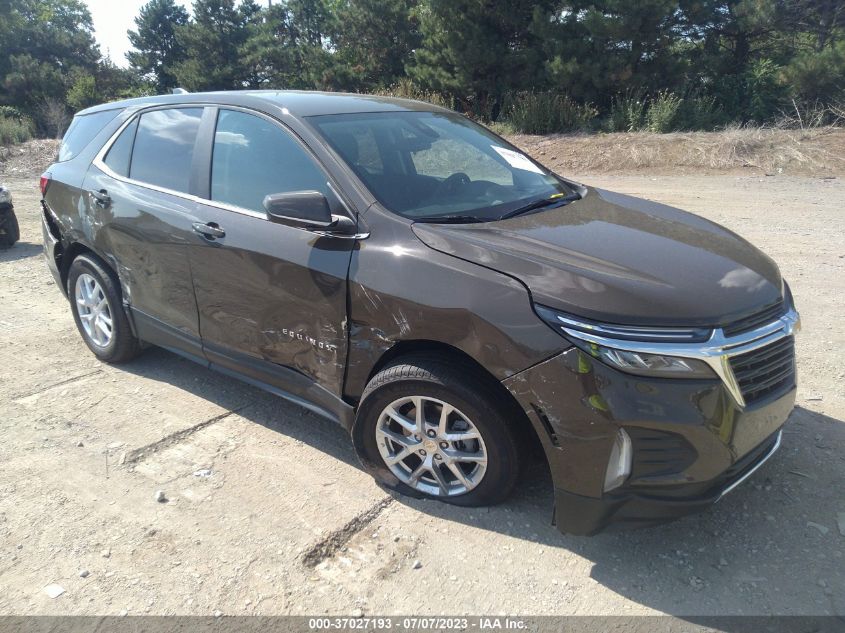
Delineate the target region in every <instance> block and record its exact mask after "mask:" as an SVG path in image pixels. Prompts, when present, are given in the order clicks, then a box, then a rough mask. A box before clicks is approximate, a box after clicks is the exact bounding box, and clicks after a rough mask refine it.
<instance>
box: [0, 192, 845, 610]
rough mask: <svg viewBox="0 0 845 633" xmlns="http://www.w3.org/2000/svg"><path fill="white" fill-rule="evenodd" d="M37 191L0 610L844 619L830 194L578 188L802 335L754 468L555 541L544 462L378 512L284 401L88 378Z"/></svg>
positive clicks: (838, 196) (7, 376)
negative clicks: (764, 453)
mask: <svg viewBox="0 0 845 633" xmlns="http://www.w3.org/2000/svg"><path fill="white" fill-rule="evenodd" d="M36 180H37V179H31V180H20V179H13V180H10V181H8V182H7V184H9V185H10V186H11V188H12V189H13V191H14V195H15V199H16V208H17V211H18V214H19V217H20V221H21V233H22V240H21V242H20V243H19V244H18V245H17V246H16V247H14V248H13V249H12V250H9V251H0V437H2V440H0V614H119V613H122V612H125V613H129V614H144V613H150V614H175V613H178V614H212V613H214V612H216V611H219V612H221V613H223V614H258V613H260V614H321V613H346V614H352V613H354V612H355V611H356V610H360V611H361V612H363V613H365V614H412V613H413V614H418V613H426V614H441V613H448V614H485V613H498V614H503V613H520V614H581V615H584V614H644V613H655V612H662V613H672V614H682V615H705V614H772V613H774V614H829V613H838V614H845V423H843V420H845V387H843V384H845V367H843V364H842V357H843V351H845V321H843V313H845V309H844V308H845V181H843V180H841V179H839V180H822V179H811V178H796V177H783V176H777V177H773V178H765V177H734V176H721V177H711V176H708V177H692V176H688V177H661V178H660V179H659V180H658V179H655V178H649V177H642V176H636V177H623V176H601V177H590V176H583V177H582V178H581V180H583V181H585V182H588V183H590V184H594V185H599V186H605V187H607V188H610V189H615V190H618V191H623V192H626V193H632V194H635V195H640V196H644V197H648V198H651V199H654V200H659V201H661V202H666V203H669V204H674V205H677V206H680V207H683V208H686V209H689V210H691V211H693V212H696V213H700V214H701V215H704V216H706V217H708V218H711V219H713V220H716V221H718V222H721V223H723V224H725V225H727V226H728V227H730V228H732V229H734V230H735V231H737V232H739V233H740V234H741V235H743V236H745V237H746V238H748V239H749V240H751V241H752V242H753V243H755V244H756V245H758V246H760V247H762V248H763V249H764V250H765V251H766V252H767V253H769V254H770V255H771V256H772V257H773V258H774V259H775V260H776V261H777V262H778V263H779V264H780V266H781V267H782V269H783V270H784V271H785V273H786V276H787V277H788V279H789V281H790V282H791V284H792V288H793V290H794V294H795V297H796V301H797V303H798V306H799V308H800V310H801V313H802V316H803V321H804V331H803V333H802V335H801V336H800V339H799V343H798V350H799V372H800V381H801V386H800V389H799V394H798V403H797V404H798V406H797V408H796V409H795V412H794V413H793V414H792V416H791V418H790V421H789V423H788V425H787V427H786V430H785V435H784V445H783V447H782V449H781V450H780V452H779V453H778V454H777V455H776V456H775V457H774V458H773V459H772V460H771V461H770V462H769V463H768V464H767V465H766V466H764V467H763V468H762V469H761V470H760V471H759V472H758V473H756V474H755V475H754V477H753V478H752V479H750V480H749V481H748V482H746V483H745V484H744V485H743V486H741V487H740V488H739V489H737V490H736V491H735V492H733V493H732V494H731V495H729V496H728V497H726V498H725V499H724V500H723V501H722V502H720V503H719V504H718V505H717V506H715V507H714V508H712V509H711V510H710V511H708V512H706V513H705V514H703V515H700V516H695V517H690V518H687V519H685V520H682V521H680V522H677V523H673V524H670V525H666V526H662V527H659V528H653V529H649V530H641V531H636V532H628V533H615V534H612V533H609V534H602V535H599V536H597V537H594V538H592V539H584V538H572V537H565V536H562V535H560V534H559V533H558V532H557V531H556V530H555V529H554V528H553V527H552V526H551V525H550V519H551V505H552V497H551V490H550V482H549V480H548V479H547V478H546V476H545V475H544V473H543V471H542V469H539V468H538V469H535V471H534V472H532V474H531V476H529V477H528V478H527V479H526V481H525V482H524V483H523V484H522V486H521V487H520V489H519V490H518V492H517V495H516V496H515V498H514V499H513V500H512V501H511V502H509V503H508V504H506V505H503V506H499V507H495V508H482V509H464V508H456V507H451V506H446V505H442V504H437V503H432V502H424V501H415V500H410V499H395V500H393V499H391V497H389V496H387V495H386V494H385V493H384V492H383V491H382V490H380V489H379V488H378V487H377V486H376V485H375V484H374V483H373V482H372V481H371V479H370V478H369V477H368V476H367V475H365V474H364V473H363V472H362V471H361V470H360V469H359V468H358V465H357V461H356V458H355V455H354V454H353V452H352V448H351V446H350V443H349V441H348V438H347V437H346V436H345V435H344V432H343V431H342V430H341V429H340V428H339V427H336V426H334V425H332V424H331V423H329V422H327V421H325V420H323V419H321V418H318V417H316V416H314V415H313V414H311V413H309V412H307V411H305V410H303V409H301V408H298V407H296V406H294V405H291V404H288V403H286V402H285V401H283V400H280V399H278V398H275V397H273V396H270V395H267V394H265V393H263V392H260V391H258V390H256V389H254V388H252V387H249V386H247V385H244V384H240V383H238V382H237V381H234V380H232V379H229V378H226V377H224V376H221V375H218V374H215V373H213V372H211V371H208V370H206V369H203V368H202V367H199V366H196V365H193V364H191V363H190V362H188V361H185V360H183V359H181V358H179V357H178V356H175V355H173V354H170V353H168V352H165V351H162V350H157V349H152V350H149V351H148V352H147V353H146V354H145V355H144V356H143V357H142V358H140V359H139V360H137V361H136V362H133V363H131V364H129V365H125V366H120V367H110V366H107V365H102V364H100V363H98V362H97V361H95V359H94V358H93V357H92V356H91V355H90V353H89V352H88V350H87V348H86V347H85V346H84V345H83V343H82V341H81V340H80V338H79V336H78V335H77V333H76V330H75V328H74V324H73V320H72V318H71V315H70V311H69V309H68V306H67V304H66V302H65V301H64V300H63V299H62V297H61V296H60V293H59V289H58V288H57V287H56V286H55V285H54V284H53V283H52V279H51V277H50V275H49V273H48V271H47V269H46V267H45V265H44V262H43V260H42V256H41V250H40V229H39V215H38V214H39V207H38V197H39V196H38V192H37V189H36ZM158 490H163V491H164V492H165V495H166V498H167V499H168V501H167V502H166V503H158V502H156V500H155V495H156V492H157V491H158ZM837 519H838V520H839V524H837ZM50 584H57V585H60V586H61V588H62V589H63V590H64V593H62V594H61V595H60V596H58V597H56V598H51V597H49V596H48V595H47V593H46V592H45V591H44V587H45V586H47V585H50Z"/></svg>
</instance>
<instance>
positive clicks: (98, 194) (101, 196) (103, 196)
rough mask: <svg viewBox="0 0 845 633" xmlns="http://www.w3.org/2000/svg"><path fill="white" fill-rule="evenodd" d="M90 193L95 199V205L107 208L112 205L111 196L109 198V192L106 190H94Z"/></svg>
mask: <svg viewBox="0 0 845 633" xmlns="http://www.w3.org/2000/svg"><path fill="white" fill-rule="evenodd" d="M88 193H90V194H91V197H92V198H94V202H95V204H98V205H100V206H101V207H107V206H109V205H110V204H111V196H109V192H108V191H106V190H105V189H100V190H99V191H93V190H92V191H89V192H88Z"/></svg>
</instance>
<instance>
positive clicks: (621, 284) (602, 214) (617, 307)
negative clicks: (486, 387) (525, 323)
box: [413, 188, 782, 326]
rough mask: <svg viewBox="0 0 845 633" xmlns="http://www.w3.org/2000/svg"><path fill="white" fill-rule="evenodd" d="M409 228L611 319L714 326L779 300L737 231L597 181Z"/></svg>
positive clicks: (765, 264) (771, 267) (568, 307)
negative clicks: (468, 220)
mask: <svg viewBox="0 0 845 633" xmlns="http://www.w3.org/2000/svg"><path fill="white" fill-rule="evenodd" d="M413 230H414V233H415V234H416V235H417V237H419V239H420V240H422V241H423V242H424V243H425V244H426V245H427V246H429V247H430V248H433V249H435V250H438V251H441V252H444V253H448V254H450V255H454V256H455V257H459V258H461V259H464V260H468V261H471V262H474V263H477V264H480V265H482V266H486V267H487V268H492V269H494V270H497V271H499V272H502V273H505V274H507V275H510V276H512V277H515V278H517V279H519V280H521V281H522V282H523V283H524V284H525V285H526V286H527V287H528V289H529V290H530V292H531V294H532V297H533V299H534V301H536V302H537V303H540V304H543V305H547V306H549V307H552V308H557V309H560V310H563V311H565V312H569V313H571V314H574V315H579V316H583V317H587V318H591V319H595V320H599V321H605V322H608V323H620V324H622V323H624V324H631V325H663V326H671V325H696V326H719V325H725V324H727V323H730V322H732V321H735V320H737V319H739V318H742V317H745V316H748V315H750V314H752V313H754V312H757V311H759V310H760V309H761V308H764V307H766V306H768V305H771V304H773V303H776V302H778V301H779V300H780V299H781V298H782V296H781V290H782V282H781V277H780V273H779V271H778V268H777V266H776V265H775V263H774V262H773V261H772V260H771V259H770V258H769V257H767V256H766V255H764V254H763V253H762V252H760V251H759V250H757V249H756V248H755V247H754V246H752V245H751V244H749V243H748V242H747V241H746V240H744V239H742V238H741V237H739V236H738V235H736V234H735V233H732V232H731V231H728V230H727V229H725V228H724V227H721V226H719V225H718V224H714V223H713V222H710V221H708V220H705V219H703V218H700V217H698V216H695V215H692V214H691V213H687V212H685V211H681V210H679V209H674V208H672V207H669V206H666V205H663V204H658V203H655V202H650V201H647V200H642V199H640V198H634V197H632V196H626V195H623V194H618V193H613V192H610V191H605V190H602V189H593V188H588V189H587V193H586V195H585V196H584V198H583V199H582V200H578V201H576V202H573V203H571V204H569V205H567V206H564V207H560V208H557V209H551V210H546V211H540V212H538V213H533V214H530V215H524V216H517V217H515V218H511V219H509V220H503V221H500V222H490V223H485V224H463V225H454V224H423V223H416V224H414V225H413Z"/></svg>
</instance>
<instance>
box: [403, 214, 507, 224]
mask: <svg viewBox="0 0 845 633" xmlns="http://www.w3.org/2000/svg"><path fill="white" fill-rule="evenodd" d="M489 221H490V220H484V219H482V218H479V217H478V216H475V215H424V216H423V217H421V218H414V222H423V223H426V224H472V223H475V222H489Z"/></svg>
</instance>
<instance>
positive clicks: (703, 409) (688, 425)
mask: <svg viewBox="0 0 845 633" xmlns="http://www.w3.org/2000/svg"><path fill="white" fill-rule="evenodd" d="M504 385H505V386H506V387H507V388H508V389H509V390H510V391H511V393H512V394H513V395H514V397H516V399H517V400H518V401H519V403H520V404H521V405H522V407H523V409H524V410H525V412H526V414H527V415H528V417H529V418H530V419H531V421H532V423H533V424H534V426H535V429H536V430H537V433H538V436H539V437H540V440H541V442H542V444H543V446H544V449H545V452H546V456H547V458H548V461H549V465H550V470H551V473H552V479H553V482H554V486H555V523H556V525H557V526H558V528H559V529H560V530H561V531H562V532H565V533H569V534H580V535H586V534H595V533H597V532H599V531H601V530H603V529H604V528H605V527H607V526H608V525H610V524H620V525H630V526H635V525H650V524H655V523H660V522H664V521H667V520H671V519H675V518H678V517H681V516H684V515H687V514H691V513H695V512H698V511H701V510H704V509H706V508H707V507H708V506H710V505H712V504H713V503H715V502H716V501H718V500H719V499H720V498H721V497H722V496H723V495H724V494H726V493H727V492H729V491H730V490H732V489H733V487H734V486H735V485H737V484H738V483H740V482H741V481H742V480H744V479H745V478H746V477H747V476H749V475H750V474H751V473H752V472H753V471H754V470H756V468H758V467H759V466H760V465H762V463H763V462H765V461H766V460H767V459H768V458H769V457H770V456H771V454H773V453H774V450H776V447H777V445H779V438H780V428H781V427H782V426H783V423H784V422H785V421H786V418H787V417H788V416H789V413H790V412H791V410H792V408H793V405H794V401H795V385H794V383H792V384H789V385H786V386H785V387H784V388H783V389H782V390H780V391H779V392H776V393H772V394H771V395H770V396H769V397H768V398H766V399H765V400H763V401H759V402H756V403H755V404H754V405H751V406H747V407H740V406H739V405H738V404H737V403H736V400H735V399H734V398H733V397H732V395H731V393H730V392H729V390H728V389H727V388H726V387H725V385H724V383H723V382H722V381H720V380H682V379H659V378H644V377H641V376H633V375H630V374H626V373H623V372H620V371H617V370H615V369H613V368H611V367H609V366H607V365H605V364H604V363H602V362H600V361H598V360H596V359H594V358H592V357H591V356H589V355H587V354H585V353H584V352H582V351H581V350H579V349H578V348H572V349H569V350H567V351H566V352H563V353H562V354H559V355H557V356H555V357H553V358H551V359H549V360H547V361H545V362H543V363H540V364H539V365H535V366H534V367H532V368H530V369H527V370H525V371H523V372H520V373H519V374H516V375H515V376H512V377H511V378H508V379H507V380H505V381H504ZM620 427H622V428H624V429H625V431H626V432H627V433H628V434H629V436H630V437H631V441H632V445H633V463H632V472H631V475H630V476H629V478H628V479H627V481H626V482H625V484H623V486H621V487H620V488H617V489H615V490H612V491H610V492H604V490H603V487H604V477H605V471H606V468H607V463H608V459H609V456H610V452H611V447H612V445H613V440H614V438H615V437H616V434H617V432H618V429H619V428H620Z"/></svg>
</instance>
